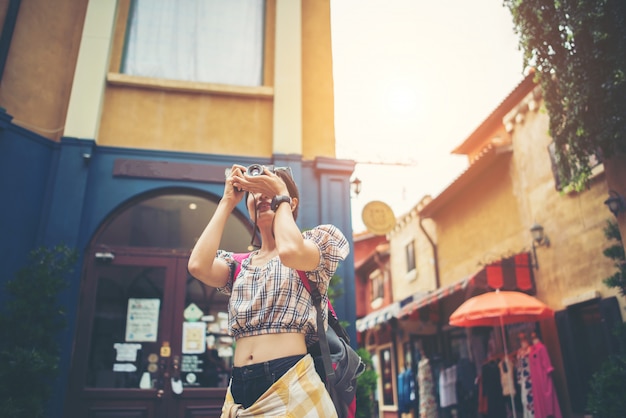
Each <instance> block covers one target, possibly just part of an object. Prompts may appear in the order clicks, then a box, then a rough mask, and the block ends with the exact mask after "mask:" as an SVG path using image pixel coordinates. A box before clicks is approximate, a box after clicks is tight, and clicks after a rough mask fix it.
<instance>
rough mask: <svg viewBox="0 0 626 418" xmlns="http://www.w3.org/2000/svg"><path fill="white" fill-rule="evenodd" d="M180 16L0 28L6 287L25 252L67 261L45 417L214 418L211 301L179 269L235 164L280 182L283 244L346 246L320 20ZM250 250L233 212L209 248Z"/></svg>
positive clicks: (217, 336) (21, 6)
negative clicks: (326, 240)
mask: <svg viewBox="0 0 626 418" xmlns="http://www.w3.org/2000/svg"><path fill="white" fill-rule="evenodd" d="M190 4H191V3H189V2H140V1H133V0H78V1H76V0H60V1H55V2H48V1H44V0H32V1H15V0H11V1H9V2H4V6H3V9H2V10H1V12H2V16H0V17H2V22H3V26H2V40H3V44H2V49H1V50H0V59H1V60H2V69H3V72H2V83H1V88H0V106H1V107H2V108H3V111H2V112H1V113H0V125H1V128H0V173H1V175H0V194H1V195H2V196H4V197H5V202H7V204H5V205H2V209H0V230H2V234H1V237H0V246H1V247H2V256H1V257H2V265H3V268H4V270H5V273H7V274H6V275H5V276H3V277H7V278H12V277H13V276H14V275H15V273H16V272H17V271H18V270H19V269H20V268H21V267H22V266H24V265H25V263H26V262H27V259H28V254H29V253H30V251H31V250H33V249H35V248H37V247H40V246H53V245H57V244H65V245H67V246H69V247H70V248H74V249H76V250H78V252H79V255H80V256H79V263H78V265H77V266H76V269H75V272H74V274H73V275H72V277H71V283H70V287H69V289H68V290H67V291H66V292H64V293H63V295H61V302H62V305H63V307H64V309H65V311H66V312H67V320H68V328H67V332H66V333H64V334H63V335H62V336H60V339H59V340H60V346H61V350H62V354H61V363H60V375H59V378H58V381H57V382H56V384H55V385H54V388H55V389H54V394H53V397H52V402H51V404H50V406H49V411H48V416H50V417H61V416H63V417H86V416H98V417H114V416H122V415H123V416H143V417H164V416H188V415H194V416H219V413H220V410H221V404H222V403H223V399H224V395H225V391H226V389H225V386H226V384H227V380H228V372H229V369H230V367H231V364H232V344H233V341H232V340H231V339H230V337H229V336H228V335H227V330H226V327H225V319H224V318H225V312H226V309H225V308H226V299H225V298H224V297H223V296H221V295H220V294H218V293H216V292H215V290H214V289H211V288H208V287H205V286H203V285H201V284H200V283H199V282H198V281H196V280H194V279H193V278H191V277H190V276H189V275H188V273H187V269H186V263H187V258H188V256H189V253H190V251H191V248H192V247H193V245H194V242H195V239H197V237H198V235H199V234H200V232H201V231H202V229H203V228H204V226H205V225H206V223H207V222H208V220H209V219H210V217H211V215H212V213H213V211H214V210H215V207H216V205H217V202H218V201H219V199H220V197H221V194H222V191H223V187H224V178H225V170H226V169H228V168H229V167H231V166H232V164H233V163H240V164H243V165H250V164H253V163H260V164H265V165H275V166H289V167H291V169H292V172H293V174H294V177H295V180H296V182H297V183H298V184H299V186H300V190H301V197H302V198H301V204H300V214H299V218H298V224H299V226H300V227H301V228H302V229H303V230H304V229H308V228H311V227H313V226H315V225H317V224H321V223H332V224H334V225H336V226H337V227H338V228H340V229H341V230H342V231H343V232H344V234H345V235H346V236H347V237H351V236H352V227H351V218H350V216H351V215H350V176H351V174H352V172H353V169H354V162H353V161H350V160H339V159H337V158H336V156H335V137H334V108H333V78H332V59H331V42H330V5H329V2H328V1H316V2H300V1H283V0H265V1H262V0H261V1H246V2H217V3H216V4H209V2H198V3H197V4H195V5H194V8H193V9H189V5H190ZM168 7H169V8H168ZM229 30H230V31H231V32H228V31H229ZM156 57H159V58H158V59H156ZM253 235H254V231H253V226H252V225H251V223H250V222H249V219H248V215H247V210H246V208H245V205H244V204H243V203H242V204H241V205H239V206H238V208H237V209H236V211H235V212H234V213H233V214H232V216H231V219H230V220H229V222H228V225H227V232H226V234H225V237H224V239H223V242H222V247H223V248H226V249H229V250H233V251H246V250H247V248H248V246H249V244H250V242H251V238H252V237H253ZM352 265H353V261H352V255H350V256H349V258H348V260H346V262H345V263H342V264H341V265H340V267H339V270H338V271H337V275H338V276H340V277H341V278H342V281H341V286H342V289H341V297H340V298H339V300H336V301H335V307H336V310H337V313H338V315H339V316H340V317H341V318H342V319H345V320H347V321H348V322H349V323H350V324H354V322H355V300H354V294H355V292H354V270H353V268H352ZM349 332H350V333H351V334H352V335H353V336H354V337H355V336H356V331H355V329H354V326H350V327H349ZM354 339H356V338H354Z"/></svg>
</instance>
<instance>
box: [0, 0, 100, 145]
mask: <svg viewBox="0 0 626 418" xmlns="http://www.w3.org/2000/svg"><path fill="white" fill-rule="evenodd" d="M4 3H8V1H7V2H4ZM87 3H88V1H87V0H54V1H50V0H22V1H21V2H20V8H19V12H18V14H17V21H16V24H15V29H14V32H13V38H12V40H11V45H10V48H9V53H8V56H7V61H6V65H5V68H4V73H3V74H2V84H1V85H0V106H1V107H3V108H4V109H6V111H7V113H9V114H10V115H11V116H13V118H14V119H13V122H14V123H15V124H16V125H21V126H23V127H25V128H27V129H29V130H31V131H34V132H36V133H38V134H40V135H42V136H45V137H47V138H50V139H52V140H59V139H60V138H61V136H63V131H64V127H65V117H66V115H67V106H68V102H69V97H70V91H71V88H72V78H73V77H74V68H75V65H76V59H77V56H78V48H79V45H80V39H81V34H82V30H83V23H84V18H85V12H86V10H87ZM3 9H6V7H3ZM2 21H3V24H4V19H3V20H2Z"/></svg>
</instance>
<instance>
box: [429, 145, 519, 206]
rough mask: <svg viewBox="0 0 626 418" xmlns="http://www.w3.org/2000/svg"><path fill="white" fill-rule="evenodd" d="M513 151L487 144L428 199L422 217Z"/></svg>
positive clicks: (507, 147) (505, 147)
mask: <svg viewBox="0 0 626 418" xmlns="http://www.w3.org/2000/svg"><path fill="white" fill-rule="evenodd" d="M512 152H513V147H512V146H511V145H504V146H497V145H494V144H489V145H487V146H486V147H485V148H483V149H482V150H481V152H480V154H479V155H478V156H476V158H475V159H474V161H473V162H472V165H470V166H469V167H468V168H467V169H466V170H465V171H464V172H463V173H461V175H459V176H458V177H457V178H456V179H455V180H454V181H453V182H452V183H451V184H450V185H449V186H448V187H446V189H445V190H444V191H443V192H441V193H440V194H439V195H438V196H437V197H435V198H434V199H433V200H431V201H430V203H428V204H427V205H426V206H425V207H424V208H423V209H422V210H421V211H420V216H421V217H422V218H428V217H431V216H432V215H433V214H434V213H436V211H437V210H438V209H439V208H441V207H442V206H443V205H444V204H445V203H446V202H448V201H449V200H450V199H451V198H453V197H454V196H456V195H457V194H458V193H459V192H460V191H461V190H463V189H464V188H466V187H467V186H468V185H469V184H470V183H471V182H472V181H473V180H474V179H475V178H476V177H477V176H478V175H479V174H481V173H482V172H484V171H485V170H486V169H487V168H489V167H490V166H491V165H492V163H493V162H494V161H496V160H498V159H500V158H502V157H503V156H508V155H510V154H511V153H512Z"/></svg>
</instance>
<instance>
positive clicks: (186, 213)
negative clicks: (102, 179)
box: [95, 192, 251, 251]
mask: <svg viewBox="0 0 626 418" xmlns="http://www.w3.org/2000/svg"><path fill="white" fill-rule="evenodd" d="M216 208H217V204H216V203H215V202H213V201H212V200H209V199H207V198H204V197H200V196H196V195H193V194H186V193H183V192H181V193H170V194H164V195H160V196H156V197H154V196H152V197H144V198H143V199H141V200H140V201H138V202H134V203H133V204H130V205H129V206H126V207H124V208H122V209H121V210H119V211H118V212H117V213H115V214H114V215H113V216H112V220H111V222H110V223H109V224H108V225H107V226H106V228H105V229H104V230H103V231H102V233H100V234H99V235H98V236H97V237H96V239H95V243H96V244H98V245H106V246H110V247H115V246H121V247H142V248H171V249H180V250H185V251H189V250H191V249H192V248H193V246H194V245H195V243H196V241H197V240H198V237H199V236H200V234H201V233H202V230H203V229H204V227H205V226H206V224H207V222H208V220H209V219H210V218H211V216H212V215H213V213H214V212H215V209H216ZM249 228H250V224H249V223H248V222H247V221H246V222H242V220H241V219H239V218H237V215H236V214H234V213H233V214H231V215H230V216H229V217H228V220H227V222H226V227H225V230H226V231H228V234H225V235H224V237H222V247H221V248H224V249H228V250H231V251H237V250H244V249H245V248H247V245H248V243H249V242H250V237H251V232H250V229H249Z"/></svg>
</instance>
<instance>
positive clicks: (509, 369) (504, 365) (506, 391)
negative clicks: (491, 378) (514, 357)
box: [498, 357, 516, 396]
mask: <svg viewBox="0 0 626 418" xmlns="http://www.w3.org/2000/svg"><path fill="white" fill-rule="evenodd" d="M498 368H499V369H500V383H501V384H502V394H503V395H504V396H511V395H513V396H515V393H516V392H515V381H514V379H513V375H514V373H515V370H514V365H513V362H512V361H511V359H510V358H508V357H503V358H502V360H500V362H499V363H498Z"/></svg>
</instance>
